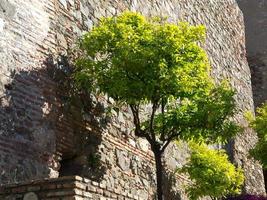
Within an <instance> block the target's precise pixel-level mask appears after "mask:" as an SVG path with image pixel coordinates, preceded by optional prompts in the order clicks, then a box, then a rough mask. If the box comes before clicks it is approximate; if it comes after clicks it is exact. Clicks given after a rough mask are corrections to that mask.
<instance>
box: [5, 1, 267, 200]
mask: <svg viewBox="0 0 267 200" xmlns="http://www.w3.org/2000/svg"><path fill="white" fill-rule="evenodd" d="M126 9H130V10H136V11H140V12H141V13H143V14H145V15H164V16H168V17H169V18H170V20H171V21H178V20H179V19H182V20H186V21H189V22H190V23H192V24H204V25H206V27H207V41H206V43H205V44H204V47H205V48H206V50H207V52H208V55H209V58H210V61H211V64H212V76H213V77H215V78H216V79H217V80H222V79H224V78H228V79H230V81H231V84H232V85H233V86H234V87H235V88H236V89H237V92H238V93H237V96H236V100H237V102H238V108H239V112H238V113H237V115H236V120H238V121H239V122H240V123H242V124H243V125H245V126H246V123H245V121H244V119H243V116H242V115H243V111H244V110H253V101H252V93H251V85H250V71H249V68H248V65H247V61H246V57H245V44H244V43H245V42H244V25H243V18H242V13H241V12H240V10H239V8H238V6H237V4H236V2H235V1H233V0H225V1H215V0H214V1H210V0H203V1H194V0H179V1H178V0H164V1H156V0H155V1H149V0H140V1H139V0H133V1H126V0H120V1H112V0H110V1H109V0H102V1H98V0H97V1H96V0H90V1H86V2H85V1H81V0H57V1H54V0H38V1H30V0H25V1H20V0H9V1H7V0H2V1H1V2H0V49H1V50H0V63H1V64H0V98H1V104H0V134H1V140H0V167H1V168H0V170H1V175H0V182H1V183H16V182H21V181H27V180H31V179H40V178H47V177H51V178H52V177H57V176H59V175H62V176H63V175H76V174H80V175H83V176H85V177H87V178H89V179H90V180H95V181H96V182H98V183H99V184H104V185H106V187H107V188H113V189H114V190H116V191H118V192H119V193H121V194H123V193H126V194H127V195H128V194H129V195H131V196H139V198H141V199H149V198H151V197H152V196H153V194H154V189H155V174H154V170H153V163H154V161H153V157H152V156H151V155H152V154H151V152H150V150H149V146H148V144H147V143H146V142H145V141H144V140H142V139H138V138H135V137H134V135H133V131H132V127H133V125H132V123H131V115H130V112H129V110H128V109H127V108H125V110H124V111H123V112H117V111H116V110H112V111H111V114H110V115H107V114H106V113H105V112H104V110H105V108H106V107H107V106H108V105H110V104H112V103H113V102H112V100H108V99H106V98H104V97H96V96H91V100H90V102H88V103H89V104H90V109H89V110H87V112H85V113H83V115H81V113H80V112H79V111H80V110H81V108H79V106H78V105H74V106H71V107H68V106H67V107H66V106H65V104H66V98H67V95H66V94H65V93H64V91H62V90H61V87H60V86H61V84H62V82H61V80H60V79H57V77H55V72H56V70H55V68H62V67H63V68H64V67H66V66H68V65H69V63H68V55H69V54H68V52H69V51H71V50H72V49H73V48H75V42H76V41H77V37H78V36H80V35H81V34H82V32H83V31H85V30H88V29H90V28H91V27H92V26H93V24H95V23H96V22H97V21H98V20H99V18H100V17H101V16H108V15H115V14H118V13H120V12H122V11H123V10H126ZM66 58H67V59H66ZM66 108H67V110H66ZM81 138H82V139H81ZM255 141H256V137H255V135H254V133H252V132H251V131H250V130H249V129H246V131H245V134H243V135H241V136H240V137H238V138H237V139H236V140H235V141H234V142H233V143H232V146H231V148H230V149H231V155H232V157H233V159H234V161H235V162H236V163H237V164H238V165H242V166H243V167H244V168H245V174H246V184H245V190H246V191H247V192H251V193H263V178H262V172H261V168H260V166H259V165H258V164H255V163H254V161H251V160H249V159H247V151H248V148H250V147H251V146H252V145H253V143H255ZM182 146H184V145H182ZM187 155H188V153H187V149H186V146H184V147H183V148H180V150H177V147H176V146H175V145H171V146H170V147H169V148H168V149H167V152H166V153H165V158H166V161H165V163H166V166H167V168H168V169H170V170H172V169H174V168H175V167H177V166H181V165H182V164H183V163H184V162H185V160H186V157H187ZM173 180H176V183H175V184H173V186H172V187H166V192H167V194H168V195H169V196H168V199H177V198H179V197H182V198H185V197H184V193H183V191H182V190H180V188H182V186H181V185H182V184H184V183H186V182H188V180H186V179H185V178H183V177H179V178H176V179H174V178H173V177H172V175H171V174H170V173H168V174H166V186H169V185H168V184H167V183H170V182H172V181H173ZM177 189H178V191H177Z"/></svg>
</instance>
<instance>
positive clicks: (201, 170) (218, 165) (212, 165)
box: [180, 142, 244, 200]
mask: <svg viewBox="0 0 267 200" xmlns="http://www.w3.org/2000/svg"><path fill="white" fill-rule="evenodd" d="M190 147H191V151H192V154H191V157H190V160H189V162H188V163H187V164H186V165H185V166H184V167H183V168H182V169H181V170H180V171H181V172H185V173H187V174H188V175H189V177H190V179H191V180H193V184H192V185H190V186H188V188H187V192H188V194H189V196H190V199H192V200H197V199H199V198H201V197H204V196H210V197H212V198H221V197H225V196H227V195H234V194H239V193H240V191H241V187H242V185H243V182H244V175H243V172H242V170H241V169H240V168H236V167H235V166H234V165H233V164H231V163H230V162H229V161H228V157H227V155H226V153H225V152H224V151H223V150H214V149H209V148H208V147H207V146H206V145H203V144H201V145H198V144H195V143H192V142H191V143H190Z"/></svg>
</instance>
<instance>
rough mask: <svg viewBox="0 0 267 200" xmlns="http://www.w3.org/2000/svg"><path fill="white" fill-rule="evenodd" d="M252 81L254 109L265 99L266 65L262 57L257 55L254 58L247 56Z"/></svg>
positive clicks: (266, 83) (266, 96)
mask: <svg viewBox="0 0 267 200" xmlns="http://www.w3.org/2000/svg"><path fill="white" fill-rule="evenodd" d="M247 59H248V63H249V67H250V71H251V81H252V91H253V100H254V105H255V108H256V107H258V106H260V105H261V104H262V103H263V102H265V101H266V99H267V94H266V92H265V91H267V89H266V87H267V86H266V85H267V80H266V73H265V71H266V70H265V69H266V64H265V62H264V55H261V54H257V55H254V56H247Z"/></svg>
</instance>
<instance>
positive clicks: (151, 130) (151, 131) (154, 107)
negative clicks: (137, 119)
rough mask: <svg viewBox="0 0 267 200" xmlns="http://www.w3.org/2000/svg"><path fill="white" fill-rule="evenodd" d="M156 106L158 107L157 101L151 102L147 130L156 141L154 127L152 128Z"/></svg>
mask: <svg viewBox="0 0 267 200" xmlns="http://www.w3.org/2000/svg"><path fill="white" fill-rule="evenodd" d="M157 108H158V103H157V101H155V102H154V103H153V106H152V113H151V116H150V125H149V132H150V134H151V137H152V139H153V140H154V141H156V135H155V132H154V128H153V124H154V118H155V113H156V111H157Z"/></svg>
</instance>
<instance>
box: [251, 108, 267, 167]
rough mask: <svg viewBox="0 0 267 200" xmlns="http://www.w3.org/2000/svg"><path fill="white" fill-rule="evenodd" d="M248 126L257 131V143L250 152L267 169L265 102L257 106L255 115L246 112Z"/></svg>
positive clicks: (266, 111)
mask: <svg viewBox="0 0 267 200" xmlns="http://www.w3.org/2000/svg"><path fill="white" fill-rule="evenodd" d="M247 118H248V120H249V121H250V126H251V127H252V128H253V129H254V130H255V131H256V132H257V136H258V139H259V140H258V143H257V144H256V146H255V147H254V148H253V149H251V151H250V154H251V155H252V156H253V157H254V158H255V159H256V160H258V161H260V162H261V163H262V165H263V168H265V169H267V103H266V104H263V105H262V106H261V107H259V108H257V111H256V117H255V118H254V116H253V115H252V114H251V113H248V114H247Z"/></svg>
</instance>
